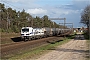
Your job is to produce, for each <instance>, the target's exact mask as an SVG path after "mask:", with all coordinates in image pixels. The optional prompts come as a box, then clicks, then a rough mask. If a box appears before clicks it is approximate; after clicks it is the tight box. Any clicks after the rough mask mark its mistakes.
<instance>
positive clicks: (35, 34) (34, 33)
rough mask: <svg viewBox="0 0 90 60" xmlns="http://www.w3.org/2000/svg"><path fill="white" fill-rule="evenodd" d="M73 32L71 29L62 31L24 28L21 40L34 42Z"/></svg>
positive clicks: (57, 29)
mask: <svg viewBox="0 0 90 60" xmlns="http://www.w3.org/2000/svg"><path fill="white" fill-rule="evenodd" d="M69 31H71V29H70V28H65V29H60V28H32V27H22V29H21V39H22V40H24V41H26V40H33V39H40V38H45V37H49V36H55V35H60V34H64V33H67V32H69Z"/></svg>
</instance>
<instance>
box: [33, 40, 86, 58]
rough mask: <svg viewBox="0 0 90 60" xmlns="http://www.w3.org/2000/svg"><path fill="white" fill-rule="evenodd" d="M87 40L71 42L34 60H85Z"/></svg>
mask: <svg viewBox="0 0 90 60" xmlns="http://www.w3.org/2000/svg"><path fill="white" fill-rule="evenodd" d="M85 51H86V40H71V41H70V42H68V43H66V44H64V45H61V46H58V47H57V48H56V49H52V50H51V52H49V53H47V54H45V55H43V56H41V57H38V58H37V59H33V60H85Z"/></svg>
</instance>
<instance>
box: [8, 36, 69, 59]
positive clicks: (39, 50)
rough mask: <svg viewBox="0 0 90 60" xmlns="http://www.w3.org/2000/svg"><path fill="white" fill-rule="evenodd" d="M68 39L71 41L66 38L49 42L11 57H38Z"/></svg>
mask: <svg viewBox="0 0 90 60" xmlns="http://www.w3.org/2000/svg"><path fill="white" fill-rule="evenodd" d="M68 41H70V40H69V39H67V38H65V39H64V40H61V41H58V42H55V43H53V44H51V43H50V44H47V45H43V46H39V47H37V48H35V49H33V50H29V51H26V52H24V53H23V54H19V55H16V56H14V57H11V58H9V59H10V60H13V59H31V58H33V57H34V58H37V56H40V55H42V54H44V53H46V52H49V51H50V49H52V48H56V46H58V45H61V44H64V43H67V42H68Z"/></svg>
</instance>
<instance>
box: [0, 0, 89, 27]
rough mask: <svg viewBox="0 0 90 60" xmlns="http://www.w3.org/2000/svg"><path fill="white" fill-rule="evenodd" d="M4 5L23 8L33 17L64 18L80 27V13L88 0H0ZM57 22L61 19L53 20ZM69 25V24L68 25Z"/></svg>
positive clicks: (19, 9)
mask: <svg viewBox="0 0 90 60" xmlns="http://www.w3.org/2000/svg"><path fill="white" fill-rule="evenodd" d="M0 2H1V3H4V4H5V7H11V8H13V9H15V10H16V11H22V10H23V9H25V11H26V12H27V13H29V14H30V15H32V16H33V17H35V16H39V17H43V16H44V15H47V16H48V17H49V18H66V23H73V26H74V27H75V28H76V27H82V26H84V25H83V24H81V23H80V19H81V13H82V11H83V10H84V8H85V7H86V6H87V5H90V0H1V1H0ZM54 21H55V22H56V23H57V24H58V23H62V22H63V20H54ZM68 26H70V25H68Z"/></svg>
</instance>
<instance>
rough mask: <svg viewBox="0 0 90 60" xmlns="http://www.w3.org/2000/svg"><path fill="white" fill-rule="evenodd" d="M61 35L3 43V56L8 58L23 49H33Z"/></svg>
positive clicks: (57, 38) (58, 38)
mask: <svg viewBox="0 0 90 60" xmlns="http://www.w3.org/2000/svg"><path fill="white" fill-rule="evenodd" d="M60 39H61V37H48V38H43V39H38V40H32V41H28V42H23V41H21V42H17V43H10V44H5V45H1V58H2V59H8V58H10V57H12V56H14V55H16V54H20V53H22V52H23V51H26V50H28V49H32V48H35V47H38V46H41V45H43V44H48V43H50V42H52V41H55V40H57V41H58V40H60Z"/></svg>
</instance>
